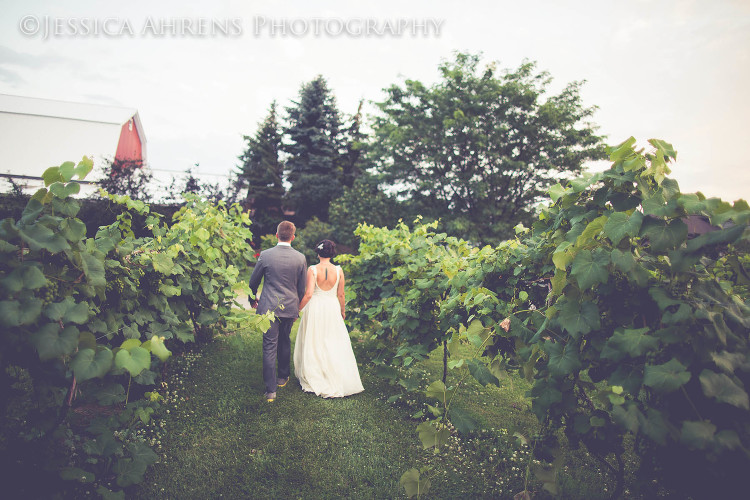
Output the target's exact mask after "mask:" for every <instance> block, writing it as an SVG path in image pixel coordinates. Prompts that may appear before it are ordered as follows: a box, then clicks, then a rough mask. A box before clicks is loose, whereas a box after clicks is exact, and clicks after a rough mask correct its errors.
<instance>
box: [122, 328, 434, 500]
mask: <svg viewBox="0 0 750 500" xmlns="http://www.w3.org/2000/svg"><path fill="white" fill-rule="evenodd" d="M188 359H189V358H188ZM175 361H176V362H175V368H176V374H175V376H173V377H171V379H172V381H171V382H170V387H168V390H169V391H170V392H171V393H172V394H173V391H174V390H177V394H178V396H177V397H178V398H183V397H184V398H185V399H186V400H185V401H182V400H181V399H180V400H178V401H177V404H176V405H175V404H173V403H174V401H169V402H167V403H166V404H165V405H164V409H163V412H162V413H163V417H164V418H163V421H164V423H165V424H164V427H163V430H162V431H159V432H158V434H156V435H157V436H159V440H160V441H161V442H162V446H163V448H162V450H160V451H161V453H162V454H163V456H164V458H163V459H162V463H159V464H156V465H155V466H153V467H152V468H151V469H150V470H149V472H148V474H147V476H146V480H145V482H144V483H143V484H142V485H141V486H140V488H139V490H138V491H137V492H136V496H137V497H139V498H219V497H223V498H251V497H252V498H281V497H284V498H340V497H355V498H393V497H395V496H398V495H399V494H400V486H399V485H398V480H399V478H400V476H401V473H402V471H404V470H406V469H408V468H409V467H410V466H411V465H412V464H413V463H414V462H415V461H416V460H417V459H418V457H419V456H420V455H423V454H424V452H421V450H420V449H419V448H417V447H416V446H413V444H414V437H415V435H414V424H413V422H412V421H410V420H409V418H408V417H407V416H405V415H404V414H403V412H400V411H398V410H397V409H395V408H393V407H391V406H390V405H388V404H387V403H385V402H384V401H382V400H379V399H377V398H376V397H374V396H375V395H376V394H378V392H379V388H378V383H379V381H378V380H375V379H370V378H365V380H363V383H364V386H365V392H364V393H362V394H358V395H354V396H351V397H348V398H344V399H323V398H318V397H316V396H314V395H311V394H307V393H304V392H302V390H301V389H300V387H299V384H298V383H297V382H296V379H294V378H292V380H291V382H290V383H289V385H287V386H286V387H284V388H279V390H278V399H277V400H276V401H274V402H273V403H267V402H266V401H265V400H264V399H263V382H262V376H261V339H260V337H259V336H250V335H245V334H243V333H241V332H240V333H238V334H235V335H232V336H222V337H219V338H217V340H216V341H215V342H212V343H211V344H209V345H207V346H205V347H204V348H203V350H202V351H201V353H200V356H199V357H196V358H195V360H194V361H192V362H190V361H186V360H182V359H180V360H175ZM186 365H191V366H190V367H189V368H188V369H187V370H186V369H185V366H186ZM180 382H181V383H180ZM182 387H184V389H183V388H182ZM166 409H170V413H169V414H166V413H165V412H166Z"/></svg>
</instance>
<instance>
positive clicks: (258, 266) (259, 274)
mask: <svg viewBox="0 0 750 500" xmlns="http://www.w3.org/2000/svg"><path fill="white" fill-rule="evenodd" d="M262 279H263V256H260V257H258V260H257V262H256V263H255V268H254V269H253V274H251V275H250V281H249V282H248V285H249V286H250V291H251V292H253V297H255V298H254V299H251V300H250V305H251V306H253V307H256V306H257V305H258V297H257V296H256V294H257V292H258V287H259V286H260V281H261V280H262Z"/></svg>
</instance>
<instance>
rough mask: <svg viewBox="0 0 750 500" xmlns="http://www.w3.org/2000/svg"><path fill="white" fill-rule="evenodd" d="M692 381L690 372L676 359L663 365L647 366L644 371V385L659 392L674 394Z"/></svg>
mask: <svg viewBox="0 0 750 500" xmlns="http://www.w3.org/2000/svg"><path fill="white" fill-rule="evenodd" d="M688 380H690V372H688V371H686V370H685V365H683V364H682V363H680V362H679V361H677V360H676V359H670V360H669V361H667V362H666V363H663V364H661V365H646V367H645V368H644V370H643V384H644V385H647V386H649V387H652V388H653V389H654V390H656V391H657V392H672V391H674V390H676V389H679V388H680V387H682V386H683V385H684V384H686V383H687V381H688Z"/></svg>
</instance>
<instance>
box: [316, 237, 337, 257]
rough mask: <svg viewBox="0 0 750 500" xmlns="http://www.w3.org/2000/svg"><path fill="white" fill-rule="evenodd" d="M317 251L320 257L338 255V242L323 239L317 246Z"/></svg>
mask: <svg viewBox="0 0 750 500" xmlns="http://www.w3.org/2000/svg"><path fill="white" fill-rule="evenodd" d="M315 253H317V254H318V257H323V258H324V259H332V258H334V257H335V256H336V243H334V242H332V241H331V240H323V241H321V242H320V243H318V244H317V245H316V246H315Z"/></svg>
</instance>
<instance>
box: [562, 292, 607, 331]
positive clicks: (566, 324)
mask: <svg viewBox="0 0 750 500" xmlns="http://www.w3.org/2000/svg"><path fill="white" fill-rule="evenodd" d="M558 306H559V307H560V314H559V317H558V320H559V321H560V324H561V326H562V327H563V328H564V329H565V330H566V331H567V332H568V333H569V334H570V335H571V336H572V337H574V338H579V337H580V336H581V335H583V334H586V333H589V332H590V331H591V330H595V329H598V328H599V327H600V320H601V318H600V317H599V309H598V308H597V307H596V304H595V303H593V302H584V303H583V304H581V303H580V302H575V301H572V300H566V301H565V302H563V303H562V304H559V303H558Z"/></svg>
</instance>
